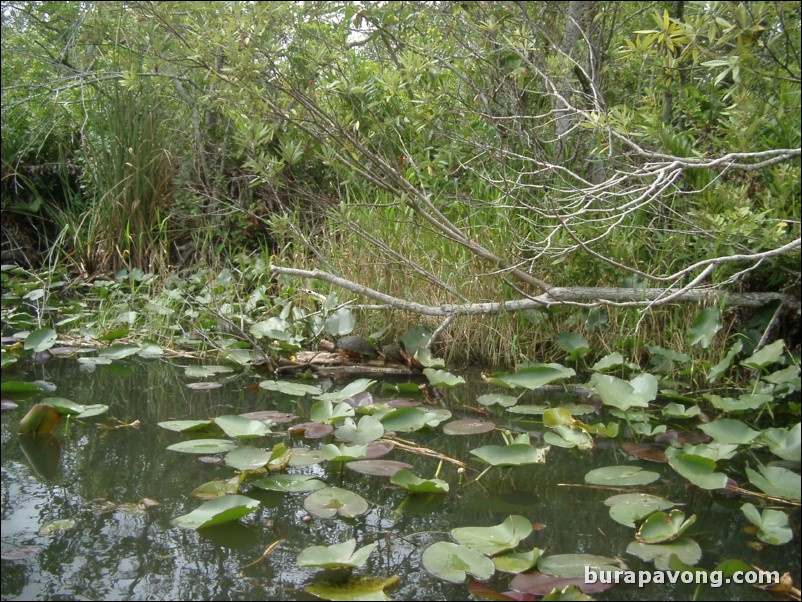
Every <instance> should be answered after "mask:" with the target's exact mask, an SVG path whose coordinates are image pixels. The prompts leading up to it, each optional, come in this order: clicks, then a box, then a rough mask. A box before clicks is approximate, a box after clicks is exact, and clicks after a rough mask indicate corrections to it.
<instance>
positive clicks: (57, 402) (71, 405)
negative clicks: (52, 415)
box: [42, 397, 86, 416]
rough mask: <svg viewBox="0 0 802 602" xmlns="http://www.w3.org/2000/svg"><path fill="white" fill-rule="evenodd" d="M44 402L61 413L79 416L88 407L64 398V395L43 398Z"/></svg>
mask: <svg viewBox="0 0 802 602" xmlns="http://www.w3.org/2000/svg"><path fill="white" fill-rule="evenodd" d="M42 403H43V404H45V405H46V406H50V407H51V408H54V409H55V410H56V411H57V412H58V413H59V414H70V415H73V416H77V415H78V414H80V413H81V412H83V411H84V410H86V407H85V406H82V405H81V404H80V403H75V402H74V401H72V400H70V399H64V398H63V397H45V398H44V399H42Z"/></svg>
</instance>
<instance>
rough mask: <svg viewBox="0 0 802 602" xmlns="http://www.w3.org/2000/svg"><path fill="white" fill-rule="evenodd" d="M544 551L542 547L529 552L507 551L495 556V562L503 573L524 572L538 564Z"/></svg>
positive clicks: (498, 569) (497, 568)
mask: <svg viewBox="0 0 802 602" xmlns="http://www.w3.org/2000/svg"><path fill="white" fill-rule="evenodd" d="M542 553H543V550H541V549H540V548H532V549H531V550H529V551H528V552H507V553H506V554H499V555H498V556H493V558H492V560H493V564H494V565H495V567H496V570H497V571H501V572H502V573H523V572H524V571H528V570H529V569H531V568H532V567H533V566H535V565H536V564H537V561H538V558H540V555H541V554H542Z"/></svg>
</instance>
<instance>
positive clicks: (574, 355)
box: [557, 332, 590, 362]
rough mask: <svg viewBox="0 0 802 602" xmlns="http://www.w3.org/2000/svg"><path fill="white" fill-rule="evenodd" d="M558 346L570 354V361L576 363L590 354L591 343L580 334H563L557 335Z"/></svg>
mask: <svg viewBox="0 0 802 602" xmlns="http://www.w3.org/2000/svg"><path fill="white" fill-rule="evenodd" d="M557 345H559V347H560V349H562V350H563V351H565V352H566V353H567V354H568V357H567V358H566V359H568V361H571V362H573V361H576V360H578V359H581V358H583V357H584V356H586V355H587V354H588V353H590V343H588V341H587V339H585V337H583V336H582V335H580V334H576V333H574V332H561V333H560V334H559V335H557Z"/></svg>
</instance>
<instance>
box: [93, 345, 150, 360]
mask: <svg viewBox="0 0 802 602" xmlns="http://www.w3.org/2000/svg"><path fill="white" fill-rule="evenodd" d="M141 349H142V348H141V347H140V346H139V345H111V346H109V347H106V348H105V349H101V350H100V351H98V354H97V355H98V357H105V358H108V359H111V360H121V359H125V358H126V357H129V356H131V355H136V354H137V353H139V352H140V351H141Z"/></svg>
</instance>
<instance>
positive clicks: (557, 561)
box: [537, 554, 619, 578]
mask: <svg viewBox="0 0 802 602" xmlns="http://www.w3.org/2000/svg"><path fill="white" fill-rule="evenodd" d="M585 567H588V568H590V569H592V570H594V571H596V572H599V571H616V570H619V566H618V562H617V561H616V560H615V558H607V557H606V556H595V555H593V554H555V555H553V556H541V557H540V560H538V563H537V568H538V570H539V571H540V572H541V573H547V574H549V575H555V576H557V577H568V578H575V577H584V576H585Z"/></svg>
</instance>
